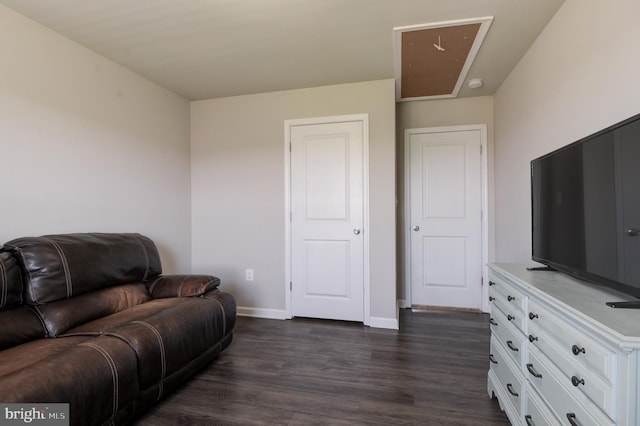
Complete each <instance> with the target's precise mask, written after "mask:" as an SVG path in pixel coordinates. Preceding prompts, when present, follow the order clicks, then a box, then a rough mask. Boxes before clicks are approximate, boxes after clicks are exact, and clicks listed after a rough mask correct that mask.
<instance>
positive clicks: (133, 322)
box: [68, 293, 235, 398]
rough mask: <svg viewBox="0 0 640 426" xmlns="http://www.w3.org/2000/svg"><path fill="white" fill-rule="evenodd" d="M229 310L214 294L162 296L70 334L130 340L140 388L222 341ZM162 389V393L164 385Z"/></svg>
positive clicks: (161, 380) (179, 367) (156, 382)
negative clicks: (134, 355)
mask: <svg viewBox="0 0 640 426" xmlns="http://www.w3.org/2000/svg"><path fill="white" fill-rule="evenodd" d="M223 294H224V295H226V293H223ZM229 315H231V313H227V312H225V309H224V305H223V304H222V303H220V302H219V301H218V300H216V299H215V298H210V297H207V298H205V297H192V298H167V299H158V300H152V301H150V302H147V303H144V304H142V305H138V306H134V307H132V308H130V309H127V310H125V311H122V312H119V313H116V314H113V315H110V316H108V317H105V318H101V319H98V320H95V321H92V322H90V323H87V324H84V325H82V326H79V327H76V328H74V329H71V330H69V332H68V335H83V334H104V335H108V336H114V337H118V338H120V339H122V340H123V341H125V342H127V343H128V344H129V345H130V346H131V347H132V348H133V350H134V351H135V353H136V354H137V356H138V359H139V366H140V388H141V389H146V388H147V387H151V386H154V385H157V384H158V383H160V384H161V383H162V382H163V380H164V379H165V378H166V377H168V376H170V375H171V374H173V373H175V372H176V371H178V370H180V369H181V368H182V367H183V366H185V365H187V364H188V363H190V362H191V361H192V360H194V359H196V358H197V357H198V356H200V355H201V354H202V353H204V352H207V351H209V350H210V349H211V348H212V347H214V346H216V345H217V344H219V343H220V342H221V341H222V340H223V338H224V337H225V336H226V335H227V334H229V333H231V329H230V328H228V323H229V322H230V320H229V319H228V316H229ZM233 316H234V318H235V311H234V312H233ZM159 392H160V395H158V398H159V397H160V396H161V393H162V387H160V389H159Z"/></svg>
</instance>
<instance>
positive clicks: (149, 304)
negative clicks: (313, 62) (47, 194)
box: [0, 233, 236, 426]
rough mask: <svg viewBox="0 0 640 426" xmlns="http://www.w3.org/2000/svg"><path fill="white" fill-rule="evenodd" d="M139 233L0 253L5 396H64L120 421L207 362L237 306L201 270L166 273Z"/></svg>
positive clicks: (228, 333) (78, 417)
mask: <svg viewBox="0 0 640 426" xmlns="http://www.w3.org/2000/svg"><path fill="white" fill-rule="evenodd" d="M161 274H162V268H161V264H160V257H159V255H158V250H157V248H156V246H155V245H154V243H153V242H152V241H151V240H150V239H149V238H147V237H145V236H142V235H140V234H101V233H92V234H67V235H49V236H43V237H32V238H31V237H30V238H19V239H16V240H13V241H10V242H8V243H6V244H5V245H4V247H3V248H2V250H0V402H2V403H40V402H46V403H56V402H62V403H69V410H70V423H71V424H72V425H79V426H80V425H81V426H85V425H103V424H126V423H129V422H131V421H132V419H134V418H135V416H136V414H138V413H140V412H142V411H144V410H145V409H147V408H149V407H150V406H151V405H153V404H154V403H155V402H156V401H158V400H159V399H160V398H162V397H163V396H164V395H166V394H167V393H169V392H171V391H172V390H173V389H175V388H176V387H177V386H178V385H179V384H181V383H182V382H184V381H185V380H186V379H187V378H188V377H190V376H191V375H193V374H194V373H195V372H196V371H198V370H199V369H200V368H202V367H203V366H205V365H207V364H208V363H209V362H210V361H211V360H213V359H214V358H215V357H216V356H217V355H218V354H219V353H220V352H221V351H222V350H223V349H225V348H226V347H227V346H228V345H229V344H230V343H231V339H232V332H233V328H234V325H235V320H236V304H235V301H234V299H233V297H232V296H231V295H229V294H228V293H225V292H222V291H220V290H218V285H219V283H220V281H219V279H218V278H215V277H212V276H208V275H161Z"/></svg>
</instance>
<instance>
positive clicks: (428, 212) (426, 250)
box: [406, 129, 482, 309]
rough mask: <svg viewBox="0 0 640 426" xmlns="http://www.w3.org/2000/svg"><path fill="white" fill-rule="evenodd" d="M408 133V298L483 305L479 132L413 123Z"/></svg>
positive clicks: (429, 302)
mask: <svg viewBox="0 0 640 426" xmlns="http://www.w3.org/2000/svg"><path fill="white" fill-rule="evenodd" d="M421 130H424V131H421ZM406 137H407V138H408V140H409V142H408V149H410V155H409V158H410V160H409V161H410V164H409V165H408V166H409V167H410V171H409V179H410V181H409V186H410V190H409V192H410V195H409V196H410V219H409V220H410V223H409V226H410V231H409V235H410V251H411V254H410V261H411V266H410V281H411V303H412V305H422V306H442V307H457V308H471V309H481V308H482V218H481V215H482V175H481V140H482V139H481V132H480V130H464V131H430V130H429V129H414V130H407V133H406Z"/></svg>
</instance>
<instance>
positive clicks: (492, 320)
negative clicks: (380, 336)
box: [489, 318, 498, 325]
mask: <svg viewBox="0 0 640 426" xmlns="http://www.w3.org/2000/svg"><path fill="white" fill-rule="evenodd" d="M489 324H491V325H498V323H497V322H495V320H494V319H493V318H489Z"/></svg>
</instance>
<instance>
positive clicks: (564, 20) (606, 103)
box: [495, 0, 640, 262]
mask: <svg viewBox="0 0 640 426" xmlns="http://www.w3.org/2000/svg"><path fill="white" fill-rule="evenodd" d="M639 16H640V2H638V1H637V0H616V1H613V2H603V1H600V0H566V2H565V3H564V5H563V6H562V7H561V8H560V10H559V11H558V13H557V14H556V16H555V17H554V18H553V20H552V21H551V22H550V23H549V25H548V26H547V27H546V29H545V30H544V32H543V33H542V34H541V35H540V37H539V38H538V39H537V41H536V42H535V43H534V44H533V46H532V47H531V49H530V50H529V52H527V54H526V55H525V57H524V58H523V59H522V61H521V62H520V63H519V65H518V66H517V67H516V69H515V70H514V71H513V72H512V74H511V75H510V76H509V78H508V79H507V81H506V82H505V83H504V84H503V85H502V86H501V87H500V89H499V90H498V92H497V94H496V95H495V123H496V127H495V152H496V157H495V191H496V196H495V203H496V260H497V261H502V262H522V261H527V260H529V259H531V234H530V233H531V213H530V209H531V203H530V188H529V185H530V177H529V167H530V165H529V164H530V161H531V160H532V159H534V158H536V157H538V156H540V155H542V154H545V153H547V152H549V151H552V150H553V149H555V148H559V147H561V146H564V145H566V144H568V143H570V142H573V141H575V140H578V139H580V138H582V137H584V136H587V135H589V134H591V133H594V132H595V131H598V130H600V129H602V128H604V127H607V126H609V125H611V124H614V123H616V122H619V121H621V120H623V119H625V118H628V117H630V116H633V115H635V114H638V113H640V107H639V106H640V84H638V76H640V55H638V54H637V52H638V41H639V40H640V25H638V17H639Z"/></svg>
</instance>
